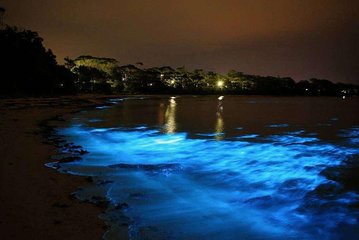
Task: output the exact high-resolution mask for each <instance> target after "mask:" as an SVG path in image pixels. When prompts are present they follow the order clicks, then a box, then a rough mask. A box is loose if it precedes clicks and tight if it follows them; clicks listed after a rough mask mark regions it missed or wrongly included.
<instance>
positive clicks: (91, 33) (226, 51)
mask: <svg viewBox="0 0 359 240" xmlns="http://www.w3.org/2000/svg"><path fill="white" fill-rule="evenodd" d="M0 5H2V6H3V7H5V8H6V10H7V12H6V18H5V21H6V23H8V24H10V25H17V26H20V27H24V28H29V29H31V30H34V31H38V32H39V33H40V35H41V36H42V37H43V38H44V39H45V45H46V47H48V48H51V49H52V50H53V51H54V53H55V54H56V55H57V59H58V61H59V62H62V59H63V58H64V57H66V56H69V57H76V56H79V55H84V54H86V55H93V56H101V57H113V58H116V59H118V60H119V61H120V63H122V64H127V63H135V62H138V61H141V62H143V63H144V64H145V67H149V66H160V65H171V66H173V67H178V66H183V65H185V66H186V67H188V68H190V69H194V68H203V69H205V70H215V71H219V72H226V71H228V70H230V69H235V70H239V71H243V72H245V73H251V74H259V75H275V76H277V75H279V76H291V77H293V78H294V79H295V80H300V79H308V78H311V77H316V78H326V79H329V80H332V81H335V82H337V81H340V82H352V83H359V77H358V76H359V1H357V0H271V1H270V0H207V1H205V0H181V1H177V0H152V1H149V0H127V1H125V0H102V1H96V0H76V1H74V0H36V1H34V0H2V1H1V2H0Z"/></svg>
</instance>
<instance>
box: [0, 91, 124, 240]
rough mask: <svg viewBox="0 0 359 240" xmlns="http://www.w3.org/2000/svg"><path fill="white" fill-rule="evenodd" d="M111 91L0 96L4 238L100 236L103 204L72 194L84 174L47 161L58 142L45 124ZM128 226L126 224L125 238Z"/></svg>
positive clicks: (97, 101) (0, 220)
mask: <svg viewBox="0 0 359 240" xmlns="http://www.w3.org/2000/svg"><path fill="white" fill-rule="evenodd" d="M108 98H109V96H96V95H83V96H71V97H57V98H21V99H19V98H17V99H1V100H0V153H1V161H0V238H1V239H2V240H7V239H52V240H56V239H101V238H102V235H103V234H104V232H105V230H106V226H105V223H104V222H103V221H101V220H100V219H99V218H98V215H99V214H100V213H101V211H102V210H103V208H101V207H99V206H95V205H92V204H89V203H82V202H80V201H78V200H76V199H74V198H72V197H71V193H72V192H74V191H75V190H76V189H77V188H78V187H79V186H84V185H88V184H90V183H89V182H88V181H87V180H86V179H85V178H83V177H77V176H73V175H67V174H60V173H58V172H57V171H56V170H54V169H50V168H48V167H46V166H45V165H44V164H46V163H48V162H50V161H51V156H52V155H53V154H55V153H56V147H55V146H53V145H51V144H49V143H48V142H46V139H44V136H43V134H42V132H41V131H42V127H41V123H43V122H44V121H45V120H47V119H51V118H54V117H56V116H63V115H66V114H71V113H73V112H76V111H79V110H81V109H84V108H88V107H91V106H96V105H98V104H101V103H104V102H105V101H106V99H108ZM121 239H127V230H126V228H125V227H124V229H123V238H121Z"/></svg>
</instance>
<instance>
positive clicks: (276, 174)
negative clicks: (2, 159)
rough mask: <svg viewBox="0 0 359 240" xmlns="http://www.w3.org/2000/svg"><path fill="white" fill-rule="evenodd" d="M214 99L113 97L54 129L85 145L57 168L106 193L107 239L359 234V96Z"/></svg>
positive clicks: (85, 195) (102, 197) (100, 195)
mask: <svg viewBox="0 0 359 240" xmlns="http://www.w3.org/2000/svg"><path fill="white" fill-rule="evenodd" d="M217 97H218V96H217ZM217 97H214V96H212V97H195V96H193V97H192V96H188V97H182V96H181V97H177V98H170V97H144V98H128V99H113V100H111V102H112V103H113V104H112V105H111V106H110V107H99V108H97V109H94V110H91V111H83V112H81V113H79V114H76V115H75V116H74V117H73V119H72V120H71V121H70V122H69V124H68V125H67V126H65V127H62V128H59V129H58V131H59V133H60V134H63V135H65V137H66V139H67V140H68V141H69V142H73V143H74V144H76V145H81V146H83V147H84V148H85V149H86V150H88V151H89V154H86V155H84V156H83V159H82V160H81V161H75V162H69V163H61V164H59V166H60V168H59V170H60V171H62V172H68V173H71V174H76V175H84V176H92V177H93V178H94V180H95V184H94V185H93V187H89V188H81V189H80V190H79V191H77V193H76V196H77V197H78V198H80V199H82V200H89V201H92V202H99V201H109V202H110V204H109V207H108V210H107V211H106V213H104V214H102V215H101V216H100V217H101V218H103V219H104V221H106V222H107V223H108V224H109V226H110V229H109V231H108V232H107V233H106V234H105V236H104V237H105V239H117V237H116V234H117V230H118V229H117V227H118V226H121V225H128V226H129V236H130V239H154V240H158V239H316V238H321V239H359V230H358V229H359V194H358V192H357V190H359V189H358V185H359V184H358V175H359V172H357V171H358V169H359V168H358V163H359V158H358V156H359V155H358V153H359V114H358V109H359V101H358V99H355V98H353V99H346V100H342V99H339V98H296V97H289V98H287V97H235V96H225V97H224V99H223V100H218V99H217ZM49 166H53V165H52V164H49Z"/></svg>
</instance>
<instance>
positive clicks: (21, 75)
mask: <svg viewBox="0 0 359 240" xmlns="http://www.w3.org/2000/svg"><path fill="white" fill-rule="evenodd" d="M42 41H43V39H42V38H41V37H39V35H38V34H37V33H36V32H33V31H29V30H18V29H17V28H15V27H8V26H7V27H5V28H4V29H0V53H1V54H0V66H1V81H0V93H1V94H3V95H14V94H31V95H34V94H35V95H38V94H54V93H63V92H67V91H69V90H70V89H71V88H73V80H74V79H75V76H74V74H72V73H71V72H70V71H68V70H67V69H66V68H65V67H64V66H60V65H58V64H57V62H56V58H55V55H54V54H53V53H52V51H51V50H50V49H45V48H44V46H43V44H42Z"/></svg>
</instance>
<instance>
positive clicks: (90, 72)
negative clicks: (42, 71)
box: [66, 56, 359, 96]
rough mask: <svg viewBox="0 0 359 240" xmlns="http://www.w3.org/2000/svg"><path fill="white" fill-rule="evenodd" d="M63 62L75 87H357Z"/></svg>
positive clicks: (278, 90)
mask: <svg viewBox="0 0 359 240" xmlns="http://www.w3.org/2000/svg"><path fill="white" fill-rule="evenodd" d="M66 66H67V67H68V68H69V69H70V70H71V71H72V72H73V73H74V74H76V75H77V80H76V86H77V87H76V88H77V89H79V90H81V91H85V92H92V91H96V92H99V91H102V92H104V91H105V92H113V93H118V92H126V93H178V94H187V93H194V94H215V93H226V94H259V95H318V96H322V95H324V96H341V95H357V94H358V93H359V87H358V86H355V85H351V84H342V83H339V84H334V83H332V82H330V81H329V80H321V79H314V78H313V79H310V80H304V81H300V82H297V83H296V82H295V81H294V80H293V79H291V78H288V77H285V78H282V77H272V76H266V77H263V76H257V75H248V74H244V73H242V72H238V71H234V70H232V71H230V72H228V73H227V74H219V73H215V72H205V71H203V70H202V69H196V70H193V71H188V70H186V69H185V68H184V67H180V68H177V69H173V68H171V67H168V66H165V67H152V68H142V64H137V66H136V65H124V66H120V65H118V62H117V61H116V60H115V59H111V58H97V57H92V56H80V57H78V58H76V59H73V60H72V59H66Z"/></svg>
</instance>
